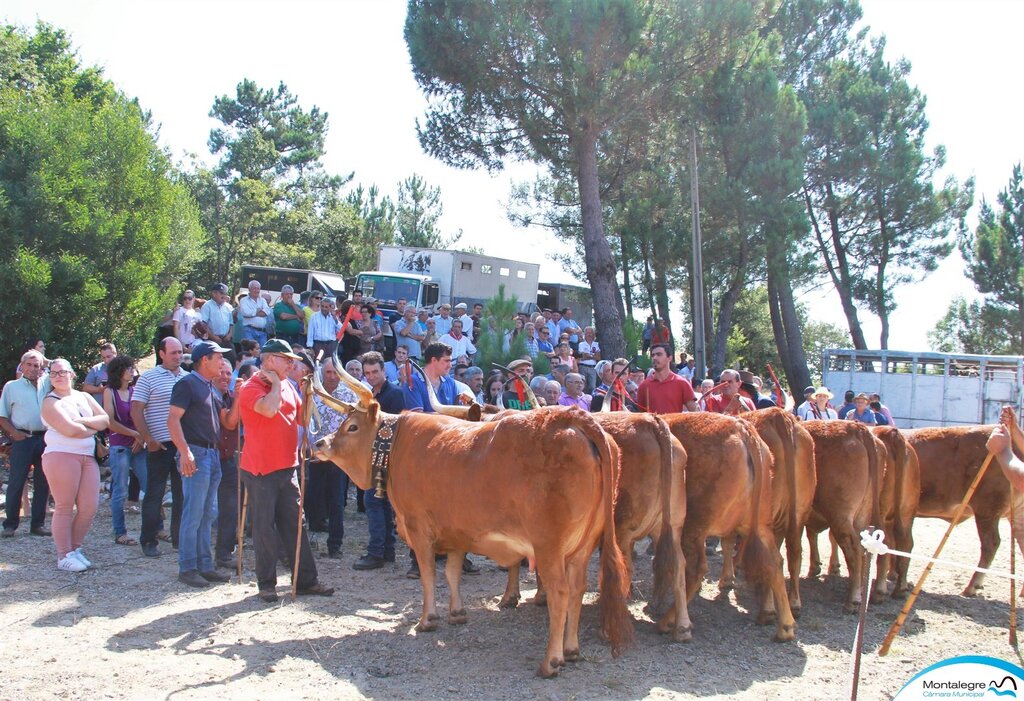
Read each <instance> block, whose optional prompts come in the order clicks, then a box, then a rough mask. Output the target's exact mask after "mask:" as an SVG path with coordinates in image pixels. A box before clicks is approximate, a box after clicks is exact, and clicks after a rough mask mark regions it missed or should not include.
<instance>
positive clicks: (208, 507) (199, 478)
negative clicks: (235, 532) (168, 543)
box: [167, 341, 229, 587]
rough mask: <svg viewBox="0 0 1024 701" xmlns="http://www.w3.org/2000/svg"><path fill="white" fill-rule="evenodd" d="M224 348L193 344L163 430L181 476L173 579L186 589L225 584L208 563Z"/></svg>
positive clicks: (210, 561)
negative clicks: (217, 386)
mask: <svg viewBox="0 0 1024 701" xmlns="http://www.w3.org/2000/svg"><path fill="white" fill-rule="evenodd" d="M227 352H229V349H227V348H223V347H221V346H218V345H217V344H215V343H213V342H212V341H197V342H196V343H194V344H193V345H192V372H191V373H189V374H188V375H186V376H185V377H184V378H182V380H181V381H180V382H177V383H175V385H174V389H173V390H171V402H170V407H169V408H168V413H167V429H168V431H169V432H170V434H171V440H172V441H173V442H174V447H175V448H177V449H178V472H179V473H180V474H181V492H182V496H183V497H184V503H183V504H182V509H181V530H180V532H179V533H180V535H179V537H178V544H179V545H178V548H179V549H178V581H180V582H182V583H183V584H187V585H189V586H190V587H207V586H209V583H210V582H226V581H228V579H229V577H228V575H226V574H221V573H220V572H217V569H216V566H215V565H214V561H213V547H212V544H211V542H210V541H211V529H212V528H213V521H214V519H215V518H216V517H217V487H218V485H220V478H221V469H220V410H221V407H222V405H223V403H222V400H221V396H220V392H218V391H217V390H216V389H215V388H214V386H213V381H214V380H215V379H217V377H218V376H219V375H220V369H221V357H222V356H221V354H222V353H227Z"/></svg>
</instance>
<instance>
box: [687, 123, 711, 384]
mask: <svg viewBox="0 0 1024 701" xmlns="http://www.w3.org/2000/svg"><path fill="white" fill-rule="evenodd" d="M690 209H691V211H692V223H693V269H692V270H691V278H690V283H691V285H690V307H691V317H690V318H691V319H693V331H692V333H693V360H694V363H695V365H694V368H693V378H694V384H697V383H699V382H700V381H702V380H703V379H704V368H706V367H707V349H706V348H705V345H704V262H703V259H702V257H701V252H700V248H701V241H700V185H699V184H698V182H697V129H696V127H694V126H693V125H692V124H691V125H690Z"/></svg>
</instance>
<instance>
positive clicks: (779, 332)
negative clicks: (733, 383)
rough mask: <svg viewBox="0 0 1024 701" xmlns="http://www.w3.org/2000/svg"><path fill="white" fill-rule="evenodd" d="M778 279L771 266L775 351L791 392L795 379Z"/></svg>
mask: <svg viewBox="0 0 1024 701" xmlns="http://www.w3.org/2000/svg"><path fill="white" fill-rule="evenodd" d="M776 278H777V274H776V273H775V272H774V271H773V270H772V266H771V265H769V266H768V281H767V282H768V284H767V287H768V313H769V315H770V316H771V318H772V336H774V337H775V350H776V352H777V353H778V354H779V362H780V363H781V366H780V367H779V370H781V371H782V374H783V376H784V377H785V378H786V381H787V382H788V383H789V385H790V391H792V387H793V379H792V378H791V377H790V376H789V366H790V364H791V361H790V359H789V344H788V343H786V327H785V325H784V324H783V323H782V309H781V308H780V305H779V289H778V287H779V283H778V281H777V279H776ZM777 374H778V373H776V375H777ZM779 382H782V380H779Z"/></svg>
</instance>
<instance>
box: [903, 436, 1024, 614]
mask: <svg viewBox="0 0 1024 701" xmlns="http://www.w3.org/2000/svg"><path fill="white" fill-rule="evenodd" d="M994 428H995V425H994V424H993V425H987V426H945V427H942V428H915V429H911V430H908V431H906V432H905V435H906V437H907V442H908V443H909V444H910V445H911V447H913V449H914V450H915V451H916V452H917V459H918V462H919V463H920V466H921V501H920V504H918V507H917V515H918V516H927V517H931V518H941V519H943V520H945V521H949V520H950V519H952V518H953V514H954V512H955V511H956V508H957V506H959V505H960V502H961V501H962V500H963V498H964V495H965V494H967V489H968V488H969V487H970V485H971V482H972V481H974V478H975V477H976V476H977V474H978V470H979V469H980V468H981V465H982V463H983V462H985V457H986V456H987V455H988V451H987V450H986V449H985V441H987V440H988V437H989V435H990V434H991V433H992V429H994ZM1014 452H1015V453H1016V454H1017V457H1021V453H1020V452H1019V451H1018V450H1016V449H1015V450H1014ZM1009 508H1010V483H1009V482H1008V481H1007V480H1006V477H1005V476H1004V475H1003V471H1002V470H1000V469H999V466H998V465H997V464H992V465H990V466H989V468H988V469H987V470H986V471H985V476H984V477H982V479H981V483H980V484H979V485H978V488H977V489H976V490H975V492H974V495H973V496H972V497H971V500H970V502H968V508H967V511H965V512H964V518H963V520H967V518H969V517H970V516H971V515H973V516H974V525H975V527H976V528H977V529H978V539H979V540H980V541H981V558H980V559H979V560H978V567H984V568H988V567H991V565H992V559H993V558H994V557H995V555H996V551H997V550H999V543H1000V538H999V519H1000V518H1002V517H1003V516H1004V515H1005V514H1006V512H1007V511H1008V510H1009ZM984 581H985V575H984V574H982V573H981V572H975V573H974V575H973V576H972V577H971V581H970V582H968V584H967V587H966V588H965V589H964V591H963V595H964V596H975V595H976V594H977V592H978V590H979V589H982V588H984Z"/></svg>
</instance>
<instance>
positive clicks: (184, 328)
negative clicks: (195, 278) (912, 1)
mask: <svg viewBox="0 0 1024 701" xmlns="http://www.w3.org/2000/svg"><path fill="white" fill-rule="evenodd" d="M195 303H196V293H195V292H193V291H192V290H185V294H184V295H182V298H181V306H180V307H178V309H177V311H175V312H174V337H175V338H177V339H178V340H179V341H181V346H182V348H183V349H184V350H185V352H186V353H188V352H189V350H191V348H192V344H193V343H194V342H195V340H196V337H195V336H194V335H193V333H192V327H193V326H195V324H196V322H197V321H199V319H200V316H199V312H198V311H196V310H195V309H194V306H195Z"/></svg>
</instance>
